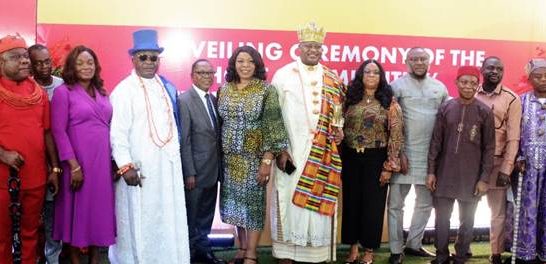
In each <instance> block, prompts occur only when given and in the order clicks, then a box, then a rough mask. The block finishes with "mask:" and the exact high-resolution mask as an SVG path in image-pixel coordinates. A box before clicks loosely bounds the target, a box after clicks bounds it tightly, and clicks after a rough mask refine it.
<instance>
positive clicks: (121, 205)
mask: <svg viewBox="0 0 546 264" xmlns="http://www.w3.org/2000/svg"><path fill="white" fill-rule="evenodd" d="M110 100H111V103H112V106H113V117H112V125H111V130H110V131H111V142H112V151H113V156H114V158H115V160H116V162H117V164H118V165H119V166H123V165H125V164H129V163H133V164H135V165H136V166H137V167H139V168H140V173H141V175H142V176H143V177H144V178H142V181H141V182H142V187H139V186H129V185H127V184H126V183H125V181H124V180H123V179H121V180H119V181H118V182H117V183H116V217H117V240H116V244H115V245H113V246H111V247H110V252H109V256H110V261H111V262H112V263H124V264H125V263H127V264H129V263H140V264H158V263H180V264H184V263H190V253H189V246H188V230H187V224H186V205H185V198H184V182H183V177H182V165H181V164H182V163H181V160H180V144H179V139H178V131H177V126H176V121H175V117H174V116H173V104H172V102H171V100H170V99H169V95H168V93H167V91H166V90H165V87H164V84H163V83H162V81H161V80H160V77H159V76H158V75H155V76H154V78H152V79H145V78H140V77H139V76H138V75H137V74H136V72H135V71H134V70H133V72H132V73H131V75H130V76H128V77H127V78H125V79H124V80H123V81H121V83H119V84H118V86H116V88H115V89H114V91H113V92H112V94H111V96H110Z"/></svg>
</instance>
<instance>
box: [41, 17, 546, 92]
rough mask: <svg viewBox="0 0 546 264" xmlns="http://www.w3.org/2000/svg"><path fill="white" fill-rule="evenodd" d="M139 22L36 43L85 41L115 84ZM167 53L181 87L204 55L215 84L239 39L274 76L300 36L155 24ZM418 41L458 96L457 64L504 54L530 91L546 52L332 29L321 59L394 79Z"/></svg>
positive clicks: (55, 29)
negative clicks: (529, 80)
mask: <svg viewBox="0 0 546 264" xmlns="http://www.w3.org/2000/svg"><path fill="white" fill-rule="evenodd" d="M138 29H141V27H134V26H95V25H60V24H39V25H38V32H37V35H38V36H37V41H38V42H39V43H45V44H46V45H47V46H48V47H49V48H50V49H51V50H52V53H53V55H54V60H55V61H56V62H57V63H58V64H60V63H61V62H62V59H63V56H64V55H65V54H66V53H67V52H68V51H69V50H70V48H71V47H73V46H75V45H78V44H83V45H86V46H89V47H90V48H92V49H93V50H95V51H96V52H97V54H98V56H99V60H100V63H101V65H102V68H103V71H102V77H103V78H104V79H105V81H106V86H107V87H106V88H107V89H108V90H111V89H113V88H114V87H115V85H116V84H117V83H118V82H119V81H120V80H122V79H123V78H124V77H125V76H127V75H128V74H129V72H130V70H131V68H132V66H131V61H130V57H129V55H128V53H127V50H128V49H129V48H131V47H132V32H133V31H135V30H138ZM155 29H157V30H158V32H159V44H160V46H163V47H165V52H163V54H162V55H161V57H162V61H161V69H160V73H161V74H162V75H165V76H166V77H167V78H169V79H170V80H171V81H173V82H174V83H175V84H176V85H177V86H178V89H180V90H186V89H187V88H188V87H190V85H191V80H190V70H191V69H190V68H191V63H192V62H193V61H194V60H196V59H199V58H205V59H208V60H209V61H211V63H212V64H213V65H215V67H216V69H217V73H216V75H215V78H216V83H217V85H220V84H221V83H223V76H224V74H225V70H226V67H227V61H228V59H229V57H230V56H231V54H232V51H233V50H234V49H235V48H237V47H238V46H241V45H251V46H253V47H255V48H256V49H257V50H258V51H259V52H260V53H261V54H262V56H263V58H264V62H265V65H266V67H267V68H268V77H269V78H271V77H272V75H273V73H274V72H275V71H276V70H277V69H278V68H279V67H281V66H282V65H285V64H287V63H288V62H290V61H292V60H294V58H296V56H297V49H296V48H297V37H296V33H295V32H293V31H270V30H242V29H199V28H189V29H188V28H168V27H160V28H155ZM414 46H421V47H425V48H426V49H427V51H428V52H429V53H430V55H431V66H430V70H429V73H430V74H431V75H432V76H433V77H435V78H437V79H439V80H441V81H443V82H444V83H445V84H446V85H447V86H448V88H449V90H450V94H451V95H455V94H456V91H455V86H454V78H455V74H456V71H457V67H459V66H462V65H473V66H480V65H481V63H482V62H483V60H484V58H486V57H487V56H498V57H500V58H501V59H502V60H503V61H504V64H505V78H504V83H505V84H506V85H508V86H509V87H511V88H512V89H514V90H515V91H516V92H518V93H521V92H523V91H525V90H527V89H528V87H527V85H526V82H525V80H526V76H525V72H524V70H523V67H524V66H525V64H526V63H527V61H528V60H529V59H530V58H532V57H542V56H544V50H545V49H546V45H545V44H544V43H535V42H519V41H501V40H478V39H460V38H437V37H412V36H391V35H371V34H348V33H328V34H327V36H326V41H325V44H324V55H323V63H324V64H326V65H327V66H329V67H331V68H332V69H334V70H336V71H337V72H338V74H339V75H340V77H342V78H343V79H344V81H345V82H348V81H350V79H351V78H352V77H353V76H354V71H355V70H356V69H357V68H358V66H359V65H360V64H361V63H362V61H364V60H365V59H368V58H371V59H376V60H378V61H379V62H380V63H381V64H382V65H383V66H384V68H385V70H386V71H387V79H388V80H389V81H392V80H394V79H396V78H398V77H399V76H401V75H402V74H404V73H405V71H406V65H404V60H405V57H406V55H407V52H408V50H409V49H410V48H411V47H414Z"/></svg>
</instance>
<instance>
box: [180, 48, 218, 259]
mask: <svg viewBox="0 0 546 264" xmlns="http://www.w3.org/2000/svg"><path fill="white" fill-rule="evenodd" d="M214 74H215V70H214V68H213V67H212V65H211V64H210V62H209V61H207V60H203V59H200V60H197V61H195V62H194V63H193V64H192V71H191V78H192V82H193V85H192V87H191V88H190V89H188V90H187V91H186V92H184V93H182V94H181V95H180V96H179V100H178V109H179V110H180V123H181V124H183V125H182V131H181V134H182V135H181V136H182V141H181V153H182V170H183V171H184V183H185V186H186V208H187V213H188V229H189V236H190V253H191V262H192V263H194V262H204V263H211V264H212V263H225V262H224V261H223V260H220V259H217V258H216V257H215V256H214V254H213V253H212V250H211V249H210V245H209V240H208V237H207V235H208V234H209V233H210V230H211V226H212V220H213V218H214V209H215V207H216V196H217V190H218V181H219V179H220V177H221V166H220V162H221V157H220V124H219V120H218V115H217V112H216V107H215V106H216V97H214V96H213V95H212V94H210V93H209V92H208V91H209V88H210V87H211V86H212V84H213V82H214Z"/></svg>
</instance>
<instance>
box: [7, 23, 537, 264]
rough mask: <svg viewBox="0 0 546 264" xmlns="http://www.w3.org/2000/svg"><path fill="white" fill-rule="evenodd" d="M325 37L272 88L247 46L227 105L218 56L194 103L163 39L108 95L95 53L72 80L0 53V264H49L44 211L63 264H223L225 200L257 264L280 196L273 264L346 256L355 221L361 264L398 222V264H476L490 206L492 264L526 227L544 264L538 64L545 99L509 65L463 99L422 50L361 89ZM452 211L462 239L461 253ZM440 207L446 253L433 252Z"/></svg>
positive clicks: (139, 42) (394, 248)
mask: <svg viewBox="0 0 546 264" xmlns="http://www.w3.org/2000/svg"><path fill="white" fill-rule="evenodd" d="M325 35H326V32H325V31H324V29H323V28H321V27H319V26H317V25H316V24H314V23H309V24H307V25H306V26H304V27H302V28H301V29H299V30H298V39H299V42H300V43H299V47H298V50H299V57H298V58H297V60H296V61H294V62H291V63H289V64H287V65H286V66H284V67H282V68H280V69H279V70H278V71H277V72H276V73H275V74H274V75H273V78H272V81H271V83H268V82H267V72H266V68H265V65H264V62H263V59H262V57H261V55H260V54H259V53H258V51H256V49H254V48H252V47H250V46H242V47H239V48H237V49H236V50H235V51H234V52H233V55H232V56H231V58H230V59H229V61H228V67H227V73H226V75H225V81H226V82H225V84H224V85H222V86H221V87H220V88H219V89H218V92H217V94H216V96H214V95H213V94H212V93H211V92H210V91H209V89H210V88H211V86H212V85H213V83H214V75H215V74H216V72H215V68H214V66H213V65H212V64H211V63H210V62H209V61H207V60H205V59H199V60H197V61H195V62H194V63H193V64H192V65H191V80H192V85H191V87H188V89H187V90H186V91H185V92H183V93H179V92H177V88H176V87H175V86H174V85H173V84H172V83H171V82H169V81H168V80H167V79H166V78H165V77H163V76H161V75H159V74H158V68H159V64H160V60H161V58H160V54H161V52H163V48H162V47H160V46H159V44H158V38H157V32H156V31H154V30H139V31H136V32H134V33H133V47H132V48H131V49H129V51H128V52H129V56H130V59H131V61H132V64H133V70H132V72H131V73H130V74H129V76H127V77H126V78H125V79H124V80H122V81H121V82H120V83H119V84H118V85H117V86H116V87H115V88H114V89H113V91H112V93H111V94H110V95H108V92H107V91H106V89H105V87H104V85H103V81H102V79H101V75H100V74H101V66H100V63H99V59H98V56H97V54H95V52H94V51H93V50H92V49H90V48H88V47H85V46H77V47H75V48H74V49H73V50H72V51H71V52H70V53H69V54H68V56H67V58H66V61H65V64H64V67H63V72H62V79H60V78H58V77H55V76H52V75H51V58H50V56H49V53H48V51H47V48H46V47H45V46H42V45H39V44H37V45H33V46H32V47H30V48H28V49H27V46H26V43H25V42H24V40H23V39H22V38H20V37H19V36H5V37H3V38H1V39H0V161H1V162H0V182H4V183H6V184H2V185H0V208H1V209H0V210H1V212H2V213H1V214H0V263H12V262H17V261H19V262H18V263H35V261H36V257H37V256H36V254H37V244H38V228H39V222H40V219H41V217H42V214H43V220H44V225H45V230H46V244H45V255H46V258H47V261H48V263H58V258H59V254H60V251H61V249H62V245H61V241H62V243H63V244H65V245H68V246H69V247H70V250H69V255H70V259H71V262H72V263H79V259H80V258H79V257H80V251H81V250H80V249H81V248H87V250H88V251H89V258H90V263H98V251H97V248H98V247H109V251H108V255H109V259H110V261H111V262H112V263H190V262H191V263H194V262H197V263H200V262H203V263H226V262H225V261H223V260H221V259H218V258H217V257H216V256H215V255H214V254H213V252H212V250H211V247H210V243H209V240H208V237H207V235H208V234H209V233H210V231H211V226H212V221H213V217H214V211H215V205H216V198H217V195H218V193H217V191H218V186H219V185H220V196H219V197H220V215H221V218H222V221H223V222H225V223H228V224H231V225H233V226H235V227H236V229H237V240H238V241H237V242H238V243H237V244H238V246H239V248H238V250H237V252H236V253H235V256H234V257H233V259H232V261H231V262H230V263H236V264H240V263H244V264H253V263H257V262H258V257H257V252H256V249H257V245H258V241H259V238H260V236H261V233H262V230H263V229H264V223H265V217H266V210H265V208H266V198H267V195H266V186H267V185H268V183H269V181H270V180H271V181H272V192H271V197H269V200H268V201H267V202H269V203H270V207H271V211H270V216H271V218H270V223H271V238H272V242H273V244H272V253H273V256H274V257H275V258H277V259H279V263H282V264H289V263H293V262H294V261H297V262H323V261H326V260H330V259H335V254H336V253H335V247H334V246H335V237H336V230H337V224H338V223H337V220H336V215H337V214H338V210H339V209H342V223H341V232H342V234H341V237H342V242H343V243H345V244H349V245H351V248H350V252H349V255H348V256H347V258H346V260H345V263H373V261H374V255H373V252H374V250H375V249H377V248H378V247H379V246H380V242H381V233H382V230H383V214H384V211H385V207H387V211H388V230H389V246H390V251H391V256H390V258H389V263H403V260H404V255H416V256H422V257H435V258H434V259H433V260H432V261H431V263H450V262H454V263H464V262H465V261H466V260H467V258H468V257H469V254H470V252H469V245H470V242H471V240H472V229H473V223H474V214H475V210H476V205H477V202H478V200H479V199H480V197H481V196H482V195H485V194H487V199H488V202H489V205H490V207H491V212H492V218H491V235H490V237H491V253H492V255H491V262H492V263H495V264H497V263H501V258H500V254H501V253H502V252H504V250H505V240H506V239H505V238H508V237H510V238H511V237H512V235H505V234H507V233H509V232H512V229H513V230H514V231H513V232H514V233H515V234H514V236H513V237H514V238H516V239H514V240H513V241H512V242H513V243H514V246H515V248H516V251H515V254H516V257H517V258H518V259H520V261H535V259H539V260H540V261H546V250H545V249H544V247H545V246H546V237H545V235H544V234H545V228H546V224H545V221H546V220H545V218H546V215H545V213H544V212H545V210H544V208H543V206H544V205H543V204H544V203H543V201H544V199H546V193H544V189H543V188H544V180H543V179H544V176H545V175H544V170H545V169H546V168H544V167H545V165H546V164H545V160H544V159H546V156H545V155H544V154H546V140H545V137H546V136H544V134H545V133H546V122H544V119H545V116H546V113H545V111H546V60H544V59H535V60H532V61H531V62H530V63H529V65H528V68H527V69H528V73H529V82H530V84H531V85H532V86H533V91H530V92H528V93H526V94H525V95H523V96H522V97H521V99H520V97H519V96H518V95H516V94H514V93H513V92H512V91H510V90H509V88H507V87H506V86H504V85H503V84H502V76H503V73H504V66H503V64H502V61H501V59H500V58H497V57H488V58H486V59H485V61H484V62H483V66H482V67H481V69H478V68H476V67H470V66H462V67H460V68H459V69H458V72H457V78H456V80H455V84H456V86H457V89H458V93H459V97H458V98H456V99H450V98H449V96H448V92H447V89H446V87H445V85H444V84H442V83H441V82H440V81H438V80H436V79H434V78H432V77H430V76H428V75H427V71H428V68H429V60H430V58H429V55H428V54H427V52H426V51H425V49H424V48H421V47H414V48H412V49H410V51H409V52H408V54H407V57H406V61H405V62H406V64H407V66H408V74H407V75H404V76H403V77H401V78H399V79H398V80H395V81H394V82H393V83H391V84H389V83H388V82H387V79H386V76H385V71H384V69H383V67H382V65H381V64H380V63H379V62H377V61H375V60H366V61H364V62H363V63H362V65H361V66H360V67H359V68H358V70H357V71H356V74H355V77H354V79H353V80H352V81H351V82H350V83H349V85H348V87H345V85H344V84H343V82H342V81H341V80H340V78H339V77H338V76H337V75H336V73H335V72H334V71H332V70H331V69H329V68H328V67H326V66H324V65H322V64H321V63H320V59H321V57H322V51H323V50H322V44H323V43H324V38H325ZM482 76H483V81H482V82H481V83H480V79H481V78H482ZM520 123H521V124H520ZM520 134H521V137H520ZM520 138H521V140H520ZM514 168H515V169H514ZM513 171H516V172H518V173H519V177H523V180H522V185H521V186H518V188H517V189H518V190H519V191H517V192H516V194H515V195H514V196H517V199H509V198H511V196H512V195H511V192H512V189H511V188H509V186H510V185H511V182H514V179H511V177H510V176H511V174H512V172H513ZM512 185H513V184H512ZM412 186H413V187H414V189H415V192H416V202H415V208H414V213H413V216H412V221H411V226H410V229H409V233H408V237H407V240H406V242H405V246H404V236H403V222H402V218H403V209H404V200H405V198H406V196H407V194H408V192H409V190H410V189H411V187H412ZM521 190H523V191H521ZM46 193H47V194H46ZM387 194H388V195H387ZM507 194H508V195H507ZM341 198H342V200H341ZM455 200H457V202H458V204H459V215H460V217H459V218H460V228H459V232H458V234H457V242H456V244H455V251H456V252H455V254H453V256H450V254H449V249H448V244H449V228H450V222H449V220H450V216H451V213H452V209H453V204H454V201H455ZM507 200H516V201H521V202H519V203H516V206H515V207H516V208H515V209H517V210H514V212H515V213H516V214H517V215H516V218H518V219H519V221H516V225H514V226H513V228H505V226H511V225H507V224H509V223H512V221H511V220H508V218H509V217H507V215H509V216H510V215H513V214H510V213H509V212H511V211H510V210H507V207H508V208H511V207H510V206H507V204H508V205H509V203H507ZM341 201H342V202H343V203H342V205H343V206H342V207H338V204H339V203H340V202H341ZM44 202H45V204H44ZM521 204H523V206H521ZM432 208H435V212H436V225H435V229H436V230H435V231H436V232H435V247H436V254H433V253H431V252H429V251H427V250H425V249H424V248H423V247H422V244H421V240H422V238H423V235H424V231H425V226H426V223H427V221H428V218H429V216H430V214H431V210H432ZM507 212H508V214H507ZM517 238H519V239H517ZM360 248H362V251H363V253H362V254H361V253H360V252H359V251H360Z"/></svg>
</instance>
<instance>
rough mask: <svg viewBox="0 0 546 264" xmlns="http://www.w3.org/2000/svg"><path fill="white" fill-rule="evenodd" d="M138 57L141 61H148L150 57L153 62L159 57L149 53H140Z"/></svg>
mask: <svg viewBox="0 0 546 264" xmlns="http://www.w3.org/2000/svg"><path fill="white" fill-rule="evenodd" d="M138 59H139V60H140V61H141V62H145V61H147V60H148V59H150V61H151V62H156V61H157V60H158V59H159V57H158V56H157V55H147V54H141V55H138Z"/></svg>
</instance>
